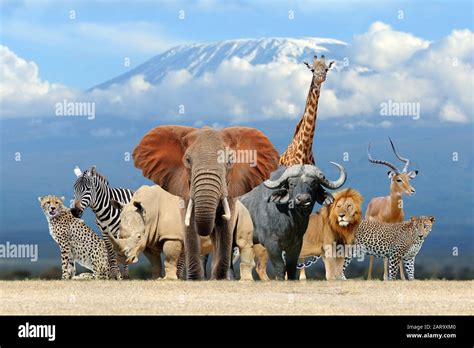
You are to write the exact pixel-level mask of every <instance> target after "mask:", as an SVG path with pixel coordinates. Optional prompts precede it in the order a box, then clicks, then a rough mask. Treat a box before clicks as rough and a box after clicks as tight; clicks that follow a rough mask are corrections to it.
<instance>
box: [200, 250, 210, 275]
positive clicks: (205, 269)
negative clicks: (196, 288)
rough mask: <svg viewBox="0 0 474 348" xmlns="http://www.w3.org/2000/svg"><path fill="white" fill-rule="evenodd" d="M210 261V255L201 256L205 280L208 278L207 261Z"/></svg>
mask: <svg viewBox="0 0 474 348" xmlns="http://www.w3.org/2000/svg"><path fill="white" fill-rule="evenodd" d="M208 260H209V254H206V255H202V256H201V262H202V268H203V269H204V278H206V277H207V261H208Z"/></svg>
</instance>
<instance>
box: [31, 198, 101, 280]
mask: <svg viewBox="0 0 474 348" xmlns="http://www.w3.org/2000/svg"><path fill="white" fill-rule="evenodd" d="M38 200H39V202H40V204H41V209H42V210H43V213H44V215H45V217H46V221H47V222H48V227H49V233H50V235H51V237H52V238H53V240H54V241H55V242H56V243H57V244H58V246H59V250H60V253H61V279H63V280H67V279H109V277H110V267H109V262H108V258H107V249H106V247H105V243H104V241H103V240H102V239H101V238H100V237H99V236H98V235H97V234H96V233H95V232H94V231H93V230H92V229H91V228H90V227H89V226H87V225H86V224H85V222H84V221H83V220H81V219H79V218H76V217H74V216H73V215H72V213H71V209H69V208H68V207H66V206H65V205H64V197H59V196H55V195H47V196H44V197H38ZM76 262H77V263H78V264H80V265H81V266H83V267H85V268H87V269H89V270H91V271H92V273H90V272H84V273H81V274H79V275H77V276H76Z"/></svg>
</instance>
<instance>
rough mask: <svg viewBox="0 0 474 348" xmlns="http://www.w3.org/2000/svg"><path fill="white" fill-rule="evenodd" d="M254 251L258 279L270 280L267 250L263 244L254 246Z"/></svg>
mask: <svg viewBox="0 0 474 348" xmlns="http://www.w3.org/2000/svg"><path fill="white" fill-rule="evenodd" d="M253 251H254V253H255V258H256V260H257V266H256V267H255V270H256V271H257V274H258V277H259V278H260V280H270V278H268V275H267V263H268V253H267V250H266V249H265V247H264V246H263V245H262V244H255V245H254V246H253Z"/></svg>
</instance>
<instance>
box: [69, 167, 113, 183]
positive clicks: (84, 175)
mask: <svg viewBox="0 0 474 348" xmlns="http://www.w3.org/2000/svg"><path fill="white" fill-rule="evenodd" d="M94 177H97V178H98V179H99V181H102V182H103V183H104V184H106V185H107V186H109V181H108V180H107V178H106V177H105V176H104V175H102V174H100V173H98V172H95V175H94ZM89 179H92V177H91V176H89V169H87V170H85V171H84V172H83V173H82V175H81V176H80V177H78V178H77V180H76V183H79V182H81V181H86V180H89Z"/></svg>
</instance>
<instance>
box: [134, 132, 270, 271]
mask: <svg viewBox="0 0 474 348" xmlns="http://www.w3.org/2000/svg"><path fill="white" fill-rule="evenodd" d="M133 160H134V163H135V167H137V168H139V169H141V170H142V173H143V175H144V176H145V177H147V178H149V179H151V180H152V181H154V182H155V183H156V184H158V185H160V186H161V187H162V188H163V189H165V190H166V191H168V192H169V193H171V194H173V195H177V196H180V197H182V198H183V199H184V200H185V203H186V206H187V208H186V214H185V217H184V224H185V238H184V244H185V251H186V252H185V256H186V257H185V259H186V272H187V279H191V280H201V279H204V269H203V266H202V262H201V259H200V253H201V252H200V244H199V242H198V237H199V236H210V238H211V241H212V252H213V257H212V270H211V279H229V268H230V261H231V256H232V231H233V226H232V223H233V221H232V219H231V216H232V215H233V214H234V213H235V212H234V210H235V202H236V198H237V197H238V196H241V195H243V194H245V193H247V192H249V191H250V190H251V189H252V188H254V187H255V186H257V185H259V184H260V183H261V182H263V181H264V180H266V179H268V177H269V176H270V173H271V172H272V171H273V170H275V169H276V168H277V167H278V160H279V154H278V152H277V150H276V149H275V147H274V146H273V144H272V143H271V142H270V140H269V139H268V138H267V137H266V136H265V135H264V134H263V133H262V132H261V131H259V130H257V129H255V128H248V127H229V128H223V129H215V128H210V127H203V128H193V127H186V126H159V127H156V128H154V129H152V130H151V131H149V132H148V133H147V134H146V135H145V136H144V137H143V139H142V140H141V141H140V143H139V144H138V145H137V146H136V148H135V149H134V151H133Z"/></svg>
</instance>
